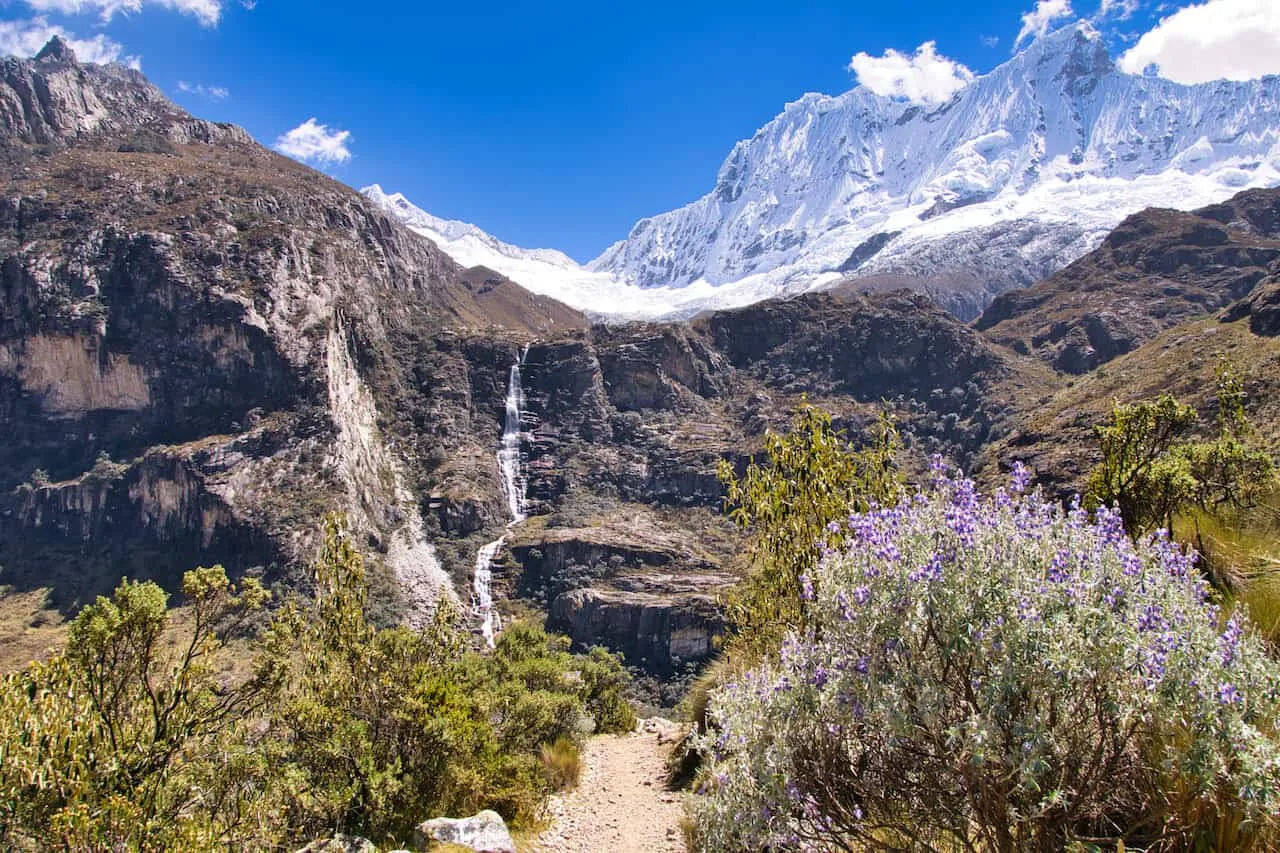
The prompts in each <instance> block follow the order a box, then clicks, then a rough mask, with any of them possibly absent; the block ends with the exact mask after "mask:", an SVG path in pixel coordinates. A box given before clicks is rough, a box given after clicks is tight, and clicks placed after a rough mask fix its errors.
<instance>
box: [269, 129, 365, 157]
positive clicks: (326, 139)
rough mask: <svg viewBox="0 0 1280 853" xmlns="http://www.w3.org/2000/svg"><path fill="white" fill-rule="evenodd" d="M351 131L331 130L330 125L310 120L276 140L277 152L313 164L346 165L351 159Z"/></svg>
mask: <svg viewBox="0 0 1280 853" xmlns="http://www.w3.org/2000/svg"><path fill="white" fill-rule="evenodd" d="M350 138H351V131H349V130H330V129H329V126H328V125H324V124H320V123H318V122H317V121H316V120H315V119H314V118H309V119H307V120H306V121H304V122H303V123H302V124H300V125H298V126H297V127H295V128H294V129H293V130H291V131H289V132H288V133H285V134H281V135H280V136H279V137H278V138H277V139H276V150H277V151H279V152H280V153H281V154H288V155H289V156H290V157H293V158H295V159H298V160H306V161H309V162H312V163H345V162H347V161H348V160H350V159H351V149H349V148H347V140H349V139H350Z"/></svg>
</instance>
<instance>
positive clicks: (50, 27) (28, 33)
mask: <svg viewBox="0 0 1280 853" xmlns="http://www.w3.org/2000/svg"><path fill="white" fill-rule="evenodd" d="M54 36H61V37H62V39H63V40H64V41H65V42H66V43H67V44H68V45H70V46H71V49H72V50H74V51H75V53H76V59H78V60H80V61H81V62H96V63H105V62H119V63H122V64H124V65H127V66H129V67H130V68H133V69H138V70H140V69H141V68H142V59H141V57H138V56H126V55H125V52H124V45H122V44H120V43H119V42H117V41H113V40H112V39H109V38H107V37H106V36H105V35H103V34H102V33H98V34H97V35H95V36H94V37H93V38H88V39H81V38H76V37H75V36H73V35H72V34H71V33H69V32H67V31H66V30H65V29H63V28H62V27H60V26H58V25H56V24H50V23H49V22H48V20H46V19H45V18H43V17H40V16H37V17H34V18H29V19H27V20H23V21H0V54H12V55H13V56H35V55H36V54H37V53H39V52H40V49H41V48H43V47H44V46H45V45H46V44H48V43H49V39H51V38H53V37H54Z"/></svg>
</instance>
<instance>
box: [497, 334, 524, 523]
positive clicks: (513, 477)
mask: <svg viewBox="0 0 1280 853" xmlns="http://www.w3.org/2000/svg"><path fill="white" fill-rule="evenodd" d="M528 353H529V348H528V347H525V349H524V350H523V351H521V353H520V358H519V360H517V361H516V363H515V364H513V365H511V372H510V373H509V374H508V376H507V414H506V419H505V420H504V421H503V424H502V443H501V444H500V445H498V471H499V472H501V474H502V494H503V496H505V497H506V499H507V512H508V513H509V514H510V515H511V522H510V523H509V524H508V525H507V526H508V527H510V526H511V525H512V524H518V523H520V522H521V521H524V520H525V518H527V515H526V513H525V508H526V506H527V504H526V501H525V494H524V493H525V487H526V485H527V483H525V480H524V477H523V476H522V474H521V472H520V431H521V428H522V424H521V417H522V413H523V411H524V389H523V388H522V387H521V386H520V365H521V364H522V363H523V362H524V358H525V356H526V355H528Z"/></svg>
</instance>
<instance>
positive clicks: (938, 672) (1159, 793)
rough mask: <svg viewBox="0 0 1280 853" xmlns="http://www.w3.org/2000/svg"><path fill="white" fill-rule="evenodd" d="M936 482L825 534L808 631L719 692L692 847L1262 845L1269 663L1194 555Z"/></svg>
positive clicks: (1274, 753) (1278, 790) (1277, 794)
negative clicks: (1211, 595) (1223, 605)
mask: <svg viewBox="0 0 1280 853" xmlns="http://www.w3.org/2000/svg"><path fill="white" fill-rule="evenodd" d="M938 468H939V469H940V465H939V466H938ZM938 475H939V476H938V480H937V482H936V483H935V487H934V488H933V489H932V490H931V491H929V492H927V493H921V494H918V495H916V496H915V497H914V498H912V499H908V500H905V501H904V502H903V503H902V504H900V505H899V506H897V507H894V508H891V509H873V510H871V511H869V512H866V513H859V514H854V515H851V516H850V517H849V519H848V522H847V524H836V525H832V528H831V532H832V534H833V535H832V537H831V541H833V542H838V543H839V544H838V545H836V546H835V547H834V548H832V549H831V550H830V551H829V553H828V555H827V557H826V558H825V559H824V560H823V561H822V562H821V563H820V564H819V566H818V568H817V569H816V570H815V571H814V573H813V575H812V576H811V577H807V578H806V579H805V590H806V591H805V594H806V596H808V597H810V599H811V601H810V604H811V612H812V614H813V618H812V622H811V626H810V628H809V629H808V630H807V631H805V632H804V633H803V634H799V633H792V634H791V635H790V636H789V637H788V639H787V640H786V641H785V643H784V644H783V648H782V651H781V654H780V656H779V657H777V658H775V659H774V660H772V661H771V662H769V663H767V664H764V665H761V666H759V667H757V668H755V669H752V670H750V671H748V672H747V673H746V674H745V675H743V676H741V677H739V678H738V679H736V680H734V681H731V682H729V683H728V684H726V685H725V686H724V687H723V688H722V689H721V690H720V691H718V692H717V693H716V695H714V696H713V697H712V702H711V713H712V717H713V720H714V721H715V723H716V725H715V727H714V728H713V729H712V730H711V731H710V732H709V733H708V734H707V735H706V736H705V737H704V738H703V742H702V744H701V746H702V748H703V749H704V750H705V752H706V753H707V754H708V755H709V758H710V760H709V762H708V764H707V767H706V770H705V774H704V783H703V784H704V787H703V793H704V794H705V796H703V797H698V798H695V800H694V802H693V805H692V808H693V812H694V817H695V819H696V822H697V826H698V829H697V836H698V842H699V845H700V847H701V848H702V849H705V850H742V849H746V850H761V849H811V850H829V849H846V850H856V849H903V848H908V847H909V848H912V849H966V850H998V851H1013V850H1060V849H1062V848H1063V847H1064V846H1065V845H1067V844H1068V843H1070V842H1072V841H1073V840H1078V841H1084V842H1089V843H1097V844H1107V843H1110V844H1114V843H1115V842H1117V841H1120V840H1123V841H1124V842H1126V843H1127V844H1128V845H1130V846H1132V845H1133V844H1135V843H1140V844H1157V845H1159V844H1163V845H1164V846H1167V847H1170V848H1172V847H1177V848H1184V847H1185V846H1187V845H1191V844H1193V843H1194V844H1205V843H1207V844H1209V845H1212V846H1216V847H1217V848H1218V849H1247V848H1248V847H1249V846H1251V845H1253V846H1265V845H1266V844H1268V843H1271V842H1273V841H1274V840H1275V836H1274V835H1272V834H1270V833H1272V832H1273V827H1274V822H1273V817H1274V816H1275V815H1276V814H1277V812H1278V811H1280V750H1278V749H1277V742H1276V740H1275V731H1274V728H1273V725H1274V721H1275V719H1276V711H1277V702H1278V701H1280V673H1278V672H1277V668H1276V666H1275V665H1274V664H1273V663H1272V662H1271V661H1270V660H1269V659H1268V658H1267V657H1266V655H1265V653H1264V651H1263V650H1262V648H1261V646H1260V644H1259V642H1258V641H1257V640H1256V639H1255V637H1254V636H1253V634H1252V632H1251V631H1250V630H1249V629H1248V628H1247V626H1246V625H1245V624H1243V622H1242V621H1240V620H1238V619H1236V618H1232V619H1230V620H1228V621H1227V622H1226V624H1225V626H1224V625H1223V624H1222V620H1221V617H1220V615H1219V613H1218V610H1217V608H1216V607H1215V606H1214V605H1213V604H1211V603H1210V602H1209V601H1208V598H1207V589H1206V585H1205V583H1204V581H1203V580H1202V579H1201V578H1200V577H1199V576H1198V574H1197V573H1196V572H1195V571H1194V570H1193V561H1194V558H1193V557H1192V556H1189V555H1186V554H1184V553H1183V552H1181V551H1180V550H1179V549H1178V548H1177V547H1176V546H1175V545H1173V544H1172V543H1170V542H1169V541H1168V540H1167V539H1165V538H1163V537H1154V538H1151V539H1149V540H1145V541H1143V542H1142V543H1139V544H1137V545H1135V544H1134V543H1133V542H1131V541H1130V540H1129V538H1128V537H1127V536H1126V535H1125V533H1124V530H1123V528H1122V526H1121V521H1120V517H1119V515H1118V514H1116V513H1115V512H1112V511H1109V510H1107V509H1105V508H1103V509H1100V510H1098V512H1097V513H1096V515H1095V516H1093V517H1092V518H1091V517H1090V516H1089V514H1088V513H1086V512H1085V511H1083V510H1082V509H1080V508H1079V506H1078V504H1077V505H1075V506H1073V507H1072V508H1070V509H1063V508H1061V507H1057V506H1055V505H1052V504H1049V503H1045V502H1043V501H1041V500H1040V499H1039V497H1038V496H1034V495H1025V494H1023V490H1024V489H1025V487H1026V482H1027V479H1028V478H1027V475H1026V472H1025V470H1023V469H1019V470H1018V471H1016V472H1015V476H1014V483H1013V486H1012V489H1011V490H1009V491H1005V490H1001V491H999V492H997V493H996V494H995V495H994V496H993V497H987V498H984V497H982V496H980V495H979V494H978V493H977V492H976V490H975V488H974V485H973V484H972V483H971V482H969V481H967V480H963V479H959V480H952V479H948V478H947V477H946V476H944V475H943V473H942V471H941V470H938Z"/></svg>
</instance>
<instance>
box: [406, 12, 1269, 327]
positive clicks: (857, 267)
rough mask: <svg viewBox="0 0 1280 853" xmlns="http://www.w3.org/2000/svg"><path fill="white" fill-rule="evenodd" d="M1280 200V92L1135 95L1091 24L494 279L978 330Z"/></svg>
mask: <svg viewBox="0 0 1280 853" xmlns="http://www.w3.org/2000/svg"><path fill="white" fill-rule="evenodd" d="M1277 184H1280V76H1272V77H1267V78H1263V79H1261V80H1254V81H1248V82H1244V83H1235V82H1229V81H1225V80H1224V81H1218V82H1214V83H1206V84H1200V85H1197V86H1183V85H1181V84H1177V83H1173V82H1172V81H1168V80H1164V79H1160V78H1154V77H1135V76H1132V75H1129V74H1127V73H1125V72H1123V71H1121V70H1120V69H1119V68H1118V67H1117V66H1116V64H1115V63H1114V62H1113V61H1112V60H1111V58H1110V56H1109V54H1108V53H1107V50H1106V46H1105V44H1104V43H1103V41H1102V39H1101V37H1100V36H1099V35H1098V33H1097V32H1096V31H1094V30H1093V29H1092V27H1090V26H1089V25H1088V24H1086V23H1084V22H1080V23H1077V24H1073V25H1070V26H1067V27H1063V28H1061V29H1059V30H1057V31H1055V32H1053V33H1050V34H1048V35H1047V36H1044V37H1042V38H1040V39H1038V40H1036V41H1034V42H1032V43H1031V44H1030V45H1029V46H1028V47H1026V48H1025V49H1024V50H1023V51H1021V52H1020V53H1018V54H1017V55H1015V56H1014V57H1012V58H1011V59H1010V60H1008V61H1007V62H1005V63H1004V64H1002V65H1000V66H998V67H997V68H995V69H993V70H992V71H990V72H988V73H987V74H984V75H982V76H980V77H977V78H976V79H975V80H973V81H972V82H971V83H969V84H968V85H967V86H965V87H964V88H963V89H961V90H959V91H958V92H957V93H956V94H955V95H954V96H953V97H952V98H951V99H950V100H949V101H947V102H946V103H943V104H939V105H934V106H928V107H926V106H922V105H917V104H911V103H907V102H905V101H901V100H894V99H891V98H887V97H884V96H881V95H877V94H875V93H873V92H871V91H870V90H868V89H867V88H866V87H864V86H857V87H855V88H853V89H850V90H849V91H846V92H844V93H843V94H840V95H834V96H833V95H824V94H819V93H808V94H805V95H803V96H802V97H800V98H798V99H797V100H795V101H792V102H790V103H788V104H787V105H786V106H785V107H784V109H783V111H782V112H781V113H780V114H779V115H778V116H777V117H775V118H774V119H773V120H771V121H770V122H768V123H766V124H765V125H764V126H763V127H761V128H760V129H759V130H757V131H756V133H755V134H754V135H753V136H752V137H750V138H749V139H744V140H741V141H739V142H738V143H736V144H735V145H734V147H733V149H732V150H731V151H730V153H729V154H728V156H727V157H726V158H725V160H724V161H723V163H722V165H721V166H720V168H719V170H718V171H717V174H716V179H715V184H714V186H713V188H712V189H711V191H710V192H708V193H707V194H706V195H704V196H702V197H701V198H699V199H697V200H695V201H693V202H691V203H690V204H688V205H685V206H683V207H680V208H677V209H675V210H672V211H668V212H666V213H661V214H657V215H655V216H650V217H646V218H643V219H640V220H638V221H637V222H636V223H635V225H634V226H633V227H632V228H631V230H630V232H629V234H628V236H627V237H625V238H623V239H622V240H619V241H618V242H616V243H614V244H613V245H611V246H610V247H608V248H607V249H605V251H604V252H602V253H601V255H600V256H599V257H597V258H596V259H594V260H593V261H591V262H589V263H587V264H584V265H581V266H578V265H576V264H575V265H574V266H573V267H566V268H564V269H562V270H557V271H555V272H554V273H549V271H547V270H523V271H522V270H519V269H517V268H515V266H513V265H507V267H506V268H504V267H503V265H502V264H504V263H505V262H503V261H502V260H501V259H498V260H497V263H490V264H489V265H491V266H494V268H495V269H499V270H501V271H503V272H504V273H505V274H507V275H510V276H512V277H513V278H515V279H516V280H517V281H522V283H525V284H527V285H528V286H529V287H530V288H531V289H533V290H534V291H535V292H540V293H546V294H548V295H552V296H556V297H557V298H561V299H563V300H564V301H566V302H567V303H569V304H572V305H574V307H577V308H579V309H580V310H583V311H585V312H587V313H588V314H590V315H593V316H604V317H609V316H613V317H616V318H627V317H635V318H659V317H668V318H679V317H689V316H692V315H694V314H697V313H699V312H700V311H703V310H714V309H718V308H731V307H738V306H741V305H746V304H750V303H752V302H755V301H758V300H761V299H765V298H768V297H772V296H789V295H795V294H797V293H802V292H806V291H809V290H815V289H825V288H829V287H835V286H846V287H849V286H852V287H853V288H854V289H857V288H858V287H859V286H864V287H866V288H868V289H871V290H875V289H879V288H880V287H881V286H882V284H881V283H882V282H883V280H884V279H885V278H886V277H888V278H890V279H891V280H892V281H893V282H894V286H907V287H911V288H912V289H915V290H919V291H922V292H924V293H927V294H928V295H930V296H931V297H932V298H934V300H935V301H937V302H938V303H939V304H941V305H943V306H944V307H946V308H947V309H948V310H950V311H951V312H952V313H954V314H956V315H957V316H959V317H961V318H962V319H966V320H968V319H973V318H975V317H976V316H977V315H978V314H979V313H981V311H982V310H983V309H984V308H985V307H986V305H987V304H989V303H990V301H991V300H992V299H993V298H994V297H995V296H997V295H999V294H1000V293H1002V292H1005V291H1007V290H1011V289H1015V288H1019V287H1026V286H1028V285H1031V284H1034V283H1035V282H1037V281H1039V280H1041V279H1043V278H1046V277H1048V276H1049V275H1051V274H1053V273H1055V272H1057V271H1058V270H1059V269H1061V268H1063V267H1065V266H1066V265H1067V264H1069V263H1070V262H1072V261H1074V260H1076V259H1077V258H1079V257H1081V256H1083V255H1084V254H1085V253H1087V252H1088V251H1090V250H1092V249H1093V248H1095V247H1096V246H1098V245H1099V244H1100V243H1101V242H1102V239H1103V238H1104V236H1105V235H1106V234H1107V233H1108V232H1109V231H1110V230H1111V229H1112V228H1113V227H1115V226H1116V225H1118V224H1119V222H1120V221H1121V220H1122V219H1123V218H1124V216H1125V215H1128V214H1130V213H1134V212H1136V211H1138V210H1140V209H1143V208H1145V207H1152V206H1166V207H1168V206H1175V207H1179V208H1194V207H1201V206H1204V205H1207V204H1211V203H1215V202H1218V201H1222V200H1223V199H1225V198H1226V197H1227V196H1229V195H1231V194H1233V193H1235V192H1238V191H1239V190H1241V189H1245V188H1249V187H1256V186H1274V185H1277ZM401 198H402V199H403V196H401ZM406 221H409V220H406ZM482 233H483V232H482ZM521 251H524V250H521ZM521 272H524V273H525V275H526V278H528V279H529V280H528V281H524V280H522V279H521V275H520V273H521ZM544 273H548V274H544ZM859 283H862V284H861V285H860V284H859Z"/></svg>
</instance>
